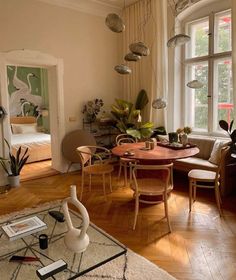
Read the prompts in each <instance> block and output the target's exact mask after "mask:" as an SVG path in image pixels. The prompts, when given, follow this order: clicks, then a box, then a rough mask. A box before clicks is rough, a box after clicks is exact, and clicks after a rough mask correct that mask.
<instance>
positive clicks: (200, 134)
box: [189, 131, 231, 141]
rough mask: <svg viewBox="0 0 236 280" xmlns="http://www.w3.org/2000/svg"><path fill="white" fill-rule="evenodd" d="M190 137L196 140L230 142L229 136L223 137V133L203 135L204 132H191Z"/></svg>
mask: <svg viewBox="0 0 236 280" xmlns="http://www.w3.org/2000/svg"><path fill="white" fill-rule="evenodd" d="M189 136H190V137H191V136H193V137H196V138H214V139H220V140H229V141H230V140H231V139H230V137H229V136H227V135H225V134H224V133H211V134H210V133H207V132H206V133H204V132H196V131H194V132H192V133H191V134H190V135H189Z"/></svg>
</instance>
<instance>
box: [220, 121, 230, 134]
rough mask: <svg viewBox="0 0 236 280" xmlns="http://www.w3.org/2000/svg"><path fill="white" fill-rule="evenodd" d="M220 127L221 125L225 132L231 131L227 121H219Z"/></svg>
mask: <svg viewBox="0 0 236 280" xmlns="http://www.w3.org/2000/svg"><path fill="white" fill-rule="evenodd" d="M219 125H220V127H221V128H222V129H224V130H225V131H227V132H228V130H229V125H228V123H227V122H226V121H224V120H220V121H219Z"/></svg>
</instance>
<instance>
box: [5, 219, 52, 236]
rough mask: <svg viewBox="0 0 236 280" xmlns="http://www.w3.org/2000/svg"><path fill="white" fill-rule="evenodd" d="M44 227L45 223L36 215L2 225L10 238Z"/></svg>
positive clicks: (45, 226)
mask: <svg viewBox="0 0 236 280" xmlns="http://www.w3.org/2000/svg"><path fill="white" fill-rule="evenodd" d="M45 228H47V225H46V224H45V223H44V222H43V221H41V220H40V219H39V218H38V217H37V216H34V217H31V218H28V219H25V220H21V221H18V222H15V223H12V224H9V225H5V226H2V229H3V230H4V232H5V233H6V235H7V236H8V237H9V239H10V240H16V239H18V238H22V237H24V236H27V235H30V234H32V233H35V232H38V231H41V230H43V229H45Z"/></svg>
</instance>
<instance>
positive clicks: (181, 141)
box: [179, 133, 188, 146]
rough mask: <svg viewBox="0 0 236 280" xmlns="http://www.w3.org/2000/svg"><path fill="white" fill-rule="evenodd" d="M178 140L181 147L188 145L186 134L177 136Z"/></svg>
mask: <svg viewBox="0 0 236 280" xmlns="http://www.w3.org/2000/svg"><path fill="white" fill-rule="evenodd" d="M179 138H180V139H179V140H180V143H181V144H182V145H183V146H186V145H187V144H188V135H187V134H186V133H184V134H181V135H180V136H179Z"/></svg>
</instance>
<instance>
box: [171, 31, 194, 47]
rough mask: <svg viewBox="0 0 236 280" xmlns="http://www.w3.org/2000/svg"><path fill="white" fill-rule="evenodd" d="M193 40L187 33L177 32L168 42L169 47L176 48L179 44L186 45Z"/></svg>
mask: <svg viewBox="0 0 236 280" xmlns="http://www.w3.org/2000/svg"><path fill="white" fill-rule="evenodd" d="M190 40H191V37H190V36H188V35H185V34H177V35H175V36H174V37H171V38H170V39H169V40H168V42H167V47H168V48H175V47H177V46H181V45H184V44H186V43H188V42H189V41H190Z"/></svg>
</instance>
